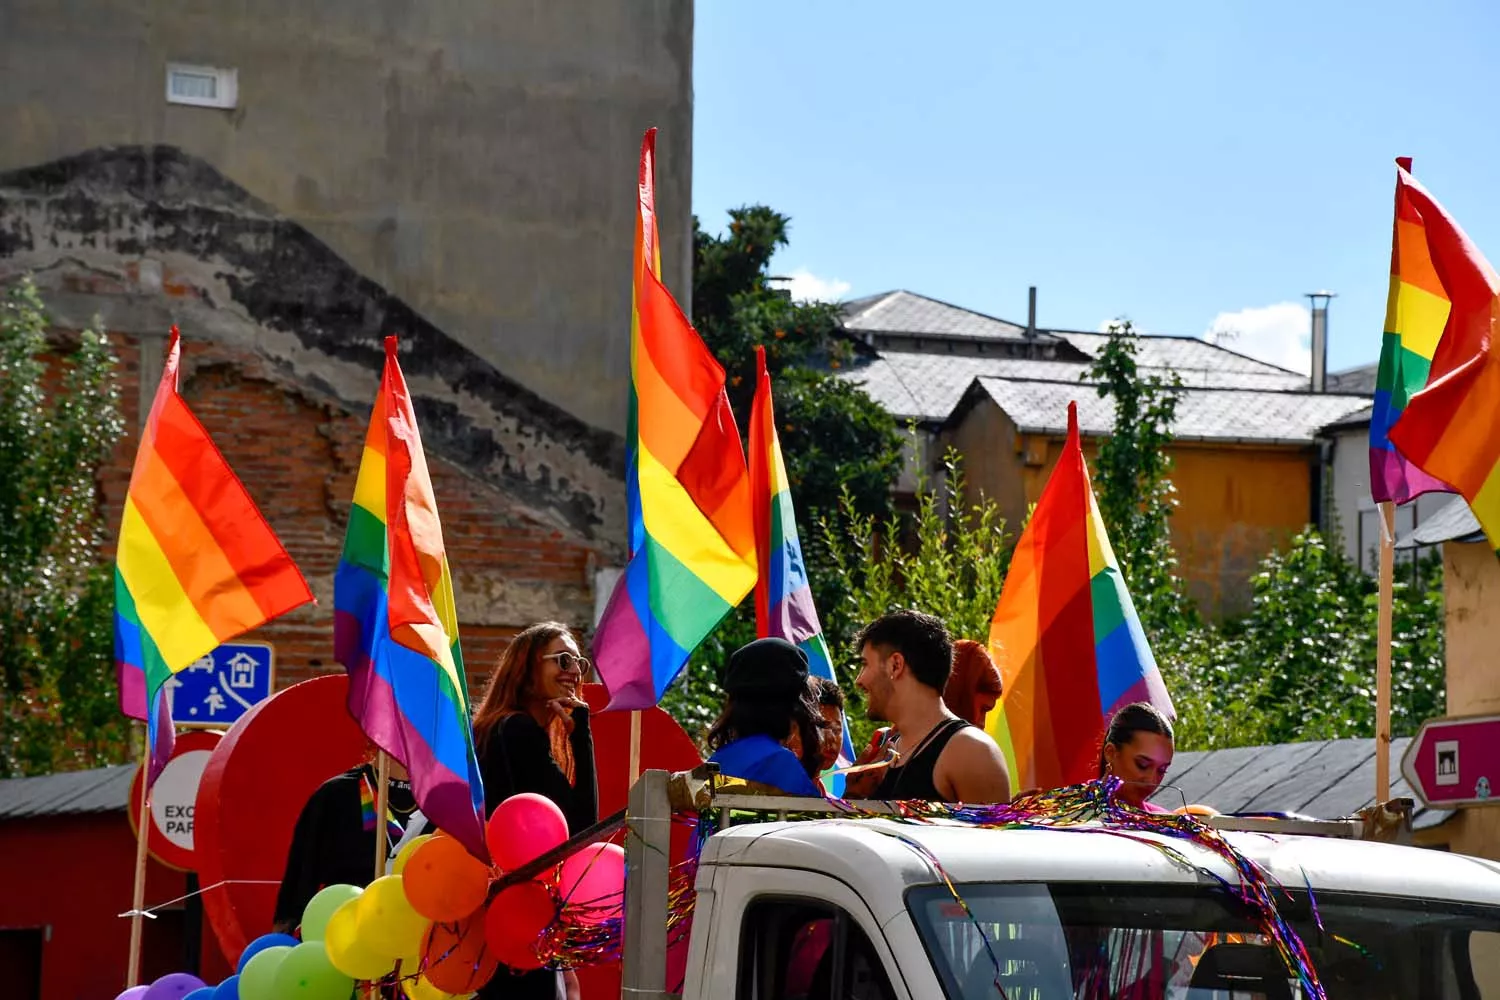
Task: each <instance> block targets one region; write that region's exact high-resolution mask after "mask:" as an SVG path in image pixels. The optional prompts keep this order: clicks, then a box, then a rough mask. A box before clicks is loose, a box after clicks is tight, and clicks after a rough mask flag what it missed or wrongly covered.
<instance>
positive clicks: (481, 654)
mask: <svg viewBox="0 0 1500 1000" xmlns="http://www.w3.org/2000/svg"><path fill="white" fill-rule="evenodd" d="M111 340H112V342H113V345H114V348H115V351H116V353H117V356H118V357H119V359H120V380H119V381H120V390H121V405H122V409H123V411H124V413H125V416H126V422H127V427H128V432H127V436H126V438H125V439H124V440H122V441H121V443H120V446H119V448H118V449H117V451H116V454H115V456H114V458H113V460H112V461H111V463H110V466H109V468H108V469H107V470H106V473H105V475H104V476H103V489H104V500H105V504H106V508H107V513H108V518H109V529H110V537H111V539H113V538H114V537H115V535H116V533H117V532H118V529H119V521H120V508H121V505H122V504H123V502H124V498H125V492H126V489H127V487H128V484H129V479H130V466H131V462H132V461H133V458H134V455H135V451H136V444H137V440H138V438H137V430H138V428H139V424H140V408H139V399H140V380H141V363H140V362H141V356H142V355H141V345H140V342H139V340H138V339H137V338H134V337H130V336H125V335H119V334H114V335H112V336H111ZM147 356H148V357H150V355H149V354H148V355H147ZM151 369H152V370H151V371H149V372H148V373H147V377H148V378H149V379H150V380H152V383H153V384H154V380H155V379H156V378H157V377H158V375H159V369H157V368H156V367H155V362H154V361H153V362H152V363H151ZM377 384H378V373H374V372H372V373H371V377H370V398H371V401H372V402H373V401H374V395H375V391H376V389H377ZM179 385H180V390H181V392H182V395H183V397H184V398H185V399H186V400H187V402H188V405H189V406H191V407H192V409H193V411H194V413H196V414H197V416H198V418H199V420H201V421H202V422H203V424H204V426H205V427H207V428H208V431H209V433H210V434H211V435H212V436H213V439H214V441H215V443H216V444H217V445H218V446H219V449H220V450H221V451H222V452H223V453H224V455H225V457H226V458H227V459H228V460H229V464H230V466H231V467H232V468H233V469H234V470H235V472H236V473H237V474H238V475H239V477H240V479H241V480H242V481H243V482H244V483H245V485H246V487H247V488H248V489H249V491H250V494H251V496H253V497H254V498H255V501H256V503H257V504H258V505H259V506H260V509H261V511H262V512H263V513H264V514H265V516H266V518H267V520H268V521H269V522H270V524H271V526H272V527H273V528H274V529H275V531H276V533H277V534H278V535H279V536H280V538H281V540H282V543H283V544H284V545H285V546H286V547H287V550H288V551H289V552H290V553H291V555H292V557H293V558H294V559H295V560H296V562H297V564H298V566H300V567H301V569H302V572H303V574H304V575H305V576H306V577H307V580H308V583H309V585H310V586H311V588H312V591H313V594H314V596H315V597H316V599H317V602H318V603H317V605H316V606H308V607H305V608H302V609H299V610H297V611H293V612H291V613H290V614H288V615H285V616H284V617H282V618H280V619H278V620H277V621H274V622H272V623H270V624H268V625H266V626H265V627H264V628H261V629H259V630H257V631H256V632H254V633H251V634H250V635H248V636H246V637H245V638H246V639H247V640H253V641H261V642H269V643H271V644H272V645H273V646H274V647H275V650H276V670H277V685H276V686H277V687H278V688H281V687H285V686H287V685H289V684H293V683H296V682H297V681H300V680H304V679H306V678H308V677H310V676H313V675H315V674H318V673H322V672H328V671H337V670H340V669H342V668H341V667H340V666H339V665H338V664H337V663H335V662H334V660H333V573H334V568H335V566H336V565H337V563H338V556H339V550H340V548H341V547H342V544H343V538H344V527H345V524H346V521H347V516H348V509H349V503H350V498H351V497H352V496H353V493H354V479H355V474H356V472H357V470H358V466H359V459H360V453H361V449H362V446H363V442H364V436H365V431H366V429H367V421H368V413H349V412H347V411H346V410H345V409H344V408H343V407H341V406H338V405H336V404H331V403H329V402H328V401H327V400H325V399H322V398H320V397H319V396H318V395H317V394H316V393H315V392H313V391H312V390H310V389H308V388H307V387H303V386H298V385H289V384H287V383H286V382H285V380H284V379H283V378H282V377H280V376H279V375H278V373H276V372H274V371H271V370H268V368H267V366H266V364H265V362H264V361H262V360H261V359H259V358H258V357H255V356H253V355H247V354H242V353H236V352H234V351H231V350H228V349H225V348H223V347H220V346H219V345H216V344H213V343H207V342H203V341H192V340H187V341H185V342H184V345H183V364H182V376H181V379H180V382H179ZM427 459H428V464H429V466H430V470H431V474H432V480H433V488H434V490H435V491H436V494H437V501H438V511H439V513H440V514H441V516H442V519H443V535H444V540H445V542H446V544H447V548H448V561H449V564H450V565H451V566H452V569H453V574H454V588H455V591H456V594H457V600H458V606H459V622H460V630H461V635H462V637H463V650H464V660H465V665H466V666H467V668H468V672H469V684H470V691H471V694H472V695H473V697H474V698H475V699H477V698H478V697H479V695H480V694H481V693H482V691H483V688H484V683H485V681H486V679H487V676H488V673H489V670H490V668H491V667H492V666H493V664H494V662H495V659H496V657H497V656H498V655H499V653H500V651H501V650H502V649H503V648H504V647H505V644H506V641H507V640H508V639H509V637H510V636H512V635H514V634H515V633H516V632H517V631H518V630H519V629H521V628H523V627H524V626H526V625H527V624H529V623H530V622H532V621H536V620H539V619H543V618H557V619H561V620H563V621H566V622H568V623H570V624H572V625H573V626H574V627H575V628H580V627H587V626H588V625H590V623H591V619H592V609H593V585H592V576H593V569H594V565H595V561H596V555H595V553H594V552H593V550H592V548H591V547H589V546H588V545H587V544H586V543H584V542H582V541H581V540H579V539H577V538H575V537H572V536H571V535H570V534H569V533H568V532H566V531H563V530H559V529H558V528H556V527H553V526H551V525H549V524H545V523H543V522H541V521H540V520H538V519H537V518H535V517H532V516H530V515H528V513H527V512H526V511H525V510H523V509H521V507H520V506H519V505H518V504H516V503H515V502H514V501H513V500H512V499H511V498H510V497H508V496H507V495H506V494H504V493H503V492H501V491H500V490H498V489H496V488H495V487H493V486H491V485H489V484H486V483H483V482H480V481H479V480H477V479H474V478H472V477H470V476H468V475H466V474H465V473H464V472H463V470H462V469H460V468H457V467H455V466H454V465H453V464H451V463H449V462H447V461H445V460H444V459H443V458H442V457H441V456H438V455H434V454H432V453H431V452H429V453H428V455H427Z"/></svg>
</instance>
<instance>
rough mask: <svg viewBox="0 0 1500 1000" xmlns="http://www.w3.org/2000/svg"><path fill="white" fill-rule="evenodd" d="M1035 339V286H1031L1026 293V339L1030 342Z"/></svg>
mask: <svg viewBox="0 0 1500 1000" xmlns="http://www.w3.org/2000/svg"><path fill="white" fill-rule="evenodd" d="M1035 337H1036V286H1035V285H1032V286H1031V287H1030V288H1029V289H1027V291H1026V339H1027V340H1032V339H1034V338H1035Z"/></svg>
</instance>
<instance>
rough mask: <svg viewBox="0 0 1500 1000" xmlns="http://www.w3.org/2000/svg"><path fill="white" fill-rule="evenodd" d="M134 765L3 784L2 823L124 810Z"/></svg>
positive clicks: (0, 797)
mask: <svg viewBox="0 0 1500 1000" xmlns="http://www.w3.org/2000/svg"><path fill="white" fill-rule="evenodd" d="M135 770H136V769H135V766H134V765H133V764H120V765H117V766H115V767H100V768H95V769H93V770H91V771H67V772H64V773H61V774H44V775H41V776H40V777H36V778H10V779H8V780H4V781H0V820H6V819H28V818H34V817H38V816H65V815H72V814H81V813H101V812H114V811H116V810H123V809H124V808H125V803H126V801H127V800H128V799H129V798H130V782H131V780H132V779H133V778H134V777H135Z"/></svg>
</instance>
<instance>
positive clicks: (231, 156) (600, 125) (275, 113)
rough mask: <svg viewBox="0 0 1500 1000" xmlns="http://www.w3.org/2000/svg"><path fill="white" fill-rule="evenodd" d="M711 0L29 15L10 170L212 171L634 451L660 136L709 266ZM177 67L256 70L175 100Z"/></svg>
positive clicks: (670, 262)
mask: <svg viewBox="0 0 1500 1000" xmlns="http://www.w3.org/2000/svg"><path fill="white" fill-rule="evenodd" d="M692 36H693V6H692V0H441V2H438V3H422V4H413V3H407V2H403V0H323V2H319V3H315V4H305V3H289V2H284V0H264V2H259V3H254V4H202V3H196V2H193V0H66V2H60V0H12V2H8V3H6V4H4V5H3V8H0V67H4V73H3V78H4V85H3V86H0V135H3V136H4V137H5V141H4V142H3V143H0V173H3V172H5V171H8V170H14V169H16V168H22V167H30V166H35V165H39V164H45V163H49V162H51V161H54V160H57V159H60V158H63V157H68V156H72V155H75V154H80V153H84V152H86V151H90V150H96V149H99V148H101V147H107V146H114V145H141V146H158V145H160V146H168V147H173V148H175V149H180V150H182V151H184V152H186V153H187V154H189V155H190V156H192V157H197V158H200V159H202V160H204V161H206V162H207V163H209V164H211V165H212V166H214V167H216V168H217V169H218V170H219V171H220V172H221V173H223V174H224V175H225V176H226V177H228V178H229V179H230V180H231V181H233V182H235V183H237V184H238V185H240V186H241V187H243V188H245V189H246V190H247V191H249V192H250V194H251V195H253V196H254V197H255V198H257V199H259V200H261V201H262V202H264V203H266V204H267V205H269V206H271V208H272V209H273V210H274V211H276V212H278V213H281V214H282V215H284V216H286V217H288V218H291V219H293V220H295V221H297V222H299V223H300V224H302V225H303V226H305V227H306V228H307V229H308V230H309V231H310V232H311V233H312V234H313V235H314V236H316V237H317V238H318V239H320V240H322V241H324V242H326V243H327V244H328V245H329V246H330V247H331V248H333V250H334V251H335V252H336V253H337V254H339V255H340V256H341V257H343V258H344V259H345V260H347V261H348V262H349V263H350V264H351V265H352V266H353V267H354V268H355V269H356V270H357V271H359V272H360V273H362V274H363V275H365V276H366V277H368V278H370V279H372V280H374V281H375V282H376V283H378V284H380V285H381V286H383V287H385V288H386V289H388V290H389V291H390V292H391V293H392V294H393V295H395V296H397V297H398V298H400V299H402V300H404V301H405V302H406V303H408V304H409V305H410V306H411V307H412V308H413V309H415V310H416V311H417V312H418V313H420V314H421V315H422V316H424V317H425V318H426V319H428V320H429V321H431V322H432V323H433V324H435V325H436V326H437V327H439V328H441V329H442V330H444V331H445V332H447V333H448V334H450V335H451V336H453V337H454V338H456V339H457V340H458V341H459V342H460V343H462V344H463V345H465V346H466V347H468V348H470V349H471V350H473V351H474V352H475V353H476V354H477V355H479V356H480V357H481V358H483V359H485V360H487V361H488V362H490V363H491V364H493V365H495V366H496V367H497V368H498V369H500V370H501V371H503V372H505V373H506V374H507V375H509V376H510V377H512V378H514V379H515V380H516V381H518V382H519V383H520V384H521V385H523V386H525V387H527V388H529V389H531V390H533V391H535V392H536V393H537V394H539V395H540V396H542V397H543V398H545V399H548V400H551V401H553V402H556V403H558V404H560V405H562V406H564V407H565V408H566V409H567V410H568V411H569V412H570V413H572V414H574V415H575V416H577V417H579V418H581V419H582V420H584V421H585V422H587V423H589V424H592V425H593V426H595V427H601V428H605V429H608V430H611V431H613V432H615V433H620V432H621V431H622V429H623V425H624V414H625V405H626V404H625V400H626V395H625V391H626V383H627V380H628V375H629V352H628V329H629V319H628V309H629V296H630V271H629V267H630V252H631V245H632V239H633V235H634V200H633V199H634V192H635V170H636V157H637V154H638V147H639V143H640V137H641V133H642V131H643V130H644V129H645V128H647V127H648V126H650V125H658V126H660V127H661V134H660V137H659V140H658V157H659V168H658V200H657V206H658V211H659V213H660V216H659V217H660V224H661V228H662V237H663V240H662V241H663V248H662V257H663V263H664V269H665V273H666V275H667V277H668V284H669V285H671V286H672V287H673V288H674V290H675V291H677V292H678V293H679V295H682V296H683V297H684V298H685V297H686V292H687V290H688V287H689V284H688V276H689V274H690V268H691V260H690V252H691V243H690V238H691V233H690V229H691V222H690V219H691V214H690V198H691V183H690V178H691V166H692V164H691V149H692V75H691V74H692ZM168 62H180V63H189V64H205V65H210V66H217V67H224V68H234V69H236V70H237V71H238V79H239V102H238V107H237V108H235V109H234V110H232V111H225V110H214V109H205V108H196V107H183V106H178V105H168V104H167V103H166V101H165V97H164V95H165V79H166V65H167V63H168Z"/></svg>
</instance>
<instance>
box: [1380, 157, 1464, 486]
mask: <svg viewBox="0 0 1500 1000" xmlns="http://www.w3.org/2000/svg"><path fill="white" fill-rule="evenodd" d="M1410 171H1411V160H1409V159H1404V158H1403V159H1400V160H1397V161H1396V212H1395V221H1394V223H1393V230H1392V233H1391V290H1390V294H1389V296H1388V297H1387V298H1386V305H1385V334H1384V336H1382V337H1381V341H1380V367H1379V369H1378V371H1377V374H1376V378H1375V407H1374V411H1373V412H1372V414H1371V416H1370V496H1371V497H1372V498H1373V499H1374V500H1375V501H1376V502H1377V503H1384V502H1385V501H1393V502H1395V503H1406V502H1407V501H1409V500H1414V499H1416V498H1417V497H1419V496H1421V495H1422V494H1423V493H1432V492H1452V487H1450V486H1448V485H1447V484H1446V483H1444V482H1443V481H1442V480H1439V479H1435V478H1434V477H1432V476H1429V475H1428V474H1427V473H1425V472H1423V471H1422V470H1421V469H1419V468H1417V467H1416V466H1415V465H1413V464H1412V463H1411V462H1410V461H1409V460H1408V459H1406V458H1405V457H1404V456H1403V455H1402V454H1401V453H1400V452H1399V451H1397V450H1396V446H1395V445H1394V444H1392V443H1391V439H1390V434H1391V428H1392V427H1394V426H1395V424H1396V421H1397V420H1398V419H1400V417H1401V413H1402V411H1404V410H1405V409H1406V405H1407V403H1408V402H1409V401H1410V400H1411V397H1412V396H1414V395H1416V394H1417V393H1418V392H1420V391H1421V389H1422V387H1423V386H1425V385H1426V384H1427V379H1428V376H1429V375H1430V374H1431V371H1432V355H1433V352H1434V351H1436V350H1437V345H1438V341H1439V340H1440V339H1441V338H1442V336H1443V327H1444V326H1446V325H1447V323H1448V314H1449V312H1450V311H1451V309H1452V307H1453V303H1452V302H1451V301H1449V299H1448V293H1447V292H1446V291H1445V290H1444V289H1443V282H1442V280H1441V279H1439V278H1438V275H1437V271H1436V270H1435V269H1434V268H1433V265H1432V251H1431V249H1430V248H1429V247H1428V245H1427V225H1426V223H1425V222H1423V219H1422V213H1421V212H1420V211H1419V210H1418V209H1417V207H1416V205H1415V204H1414V203H1413V200H1412V187H1413V185H1415V184H1416V181H1415V180H1413V179H1412V176H1411V173H1410Z"/></svg>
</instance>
